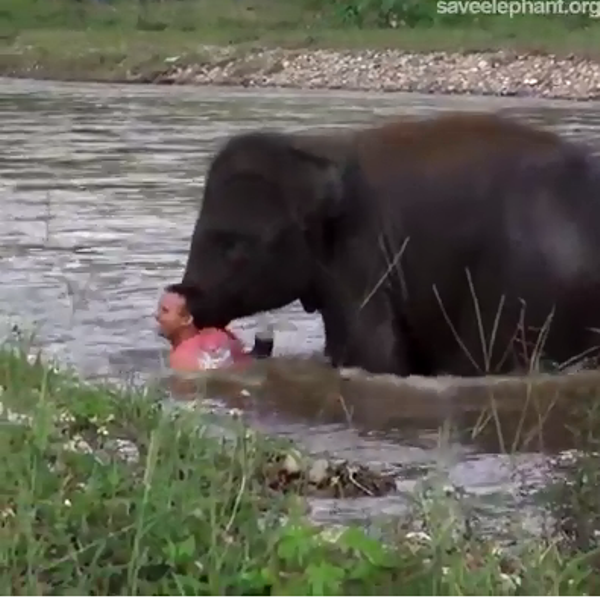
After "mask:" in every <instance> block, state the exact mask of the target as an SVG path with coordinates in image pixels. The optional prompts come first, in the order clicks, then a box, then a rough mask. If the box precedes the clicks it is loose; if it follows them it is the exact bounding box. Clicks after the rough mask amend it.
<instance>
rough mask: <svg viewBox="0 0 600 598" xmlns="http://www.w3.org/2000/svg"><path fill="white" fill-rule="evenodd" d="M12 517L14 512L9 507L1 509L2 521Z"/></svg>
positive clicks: (0, 516)
mask: <svg viewBox="0 0 600 598" xmlns="http://www.w3.org/2000/svg"><path fill="white" fill-rule="evenodd" d="M14 516H15V512H14V511H13V510H12V509H11V508H10V507H6V508H5V509H2V511H0V518H2V519H8V518H9V517H14Z"/></svg>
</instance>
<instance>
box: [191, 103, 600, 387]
mask: <svg viewBox="0 0 600 598" xmlns="http://www.w3.org/2000/svg"><path fill="white" fill-rule="evenodd" d="M599 172H600V171H599V169H598V161H597V158H595V157H594V155H593V152H592V151H591V149H590V148H588V147H586V146H585V145H584V144H580V143H575V142H574V141H570V140H566V139H563V138H562V137H561V136H560V135H558V134H557V133H555V132H552V131H550V130H546V129H540V128H536V127H534V126H532V125H530V124H528V123H525V122H522V121H519V120H517V119H513V118H508V117H506V116H502V115H500V114H497V113H477V112H473V113H470V112H469V113H446V114H442V115H440V116H436V117H430V118H421V119H407V118H395V119H393V120H391V121H389V122H384V123H379V124H373V125H371V126H367V127H362V128H356V129H348V130H343V131H342V132H338V133H318V134H314V133H312V134H311V133H293V134H292V133H286V132H282V131H274V130H266V129H265V130H254V131H249V132H242V133H238V134H235V135H233V136H231V137H230V138H228V139H227V140H226V142H225V143H224V145H223V146H222V147H221V148H220V149H219V150H218V151H217V152H216V153H215V155H214V157H213V160H212V162H211V164H210V166H209V169H208V173H207V177H206V182H205V188H204V195H203V201H202V205H201V208H200V211H199V213H198V217H197V220H196V223H195V227H194V229H193V233H192V238H191V243H190V246H189V254H188V258H187V263H186V265H185V270H184V274H183V281H184V282H186V283H188V284H193V285H195V286H196V287H197V288H199V289H200V290H202V293H203V296H204V297H205V301H204V303H203V304H202V306H199V307H198V310H199V312H201V313H198V314H197V317H198V319H199V320H201V321H203V322H206V324H207V325H211V326H224V325H227V324H228V323H229V322H230V321H231V320H233V319H236V318H241V317H244V316H250V315H253V314H256V313H259V312H263V311H268V310H272V309H276V308H280V307H283V306H285V305H287V304H289V303H291V302H293V301H295V300H300V301H301V303H302V305H303V307H304V309H305V310H306V311H308V312H314V311H317V312H319V313H320V314H321V317H322V319H323V325H324V331H325V338H326V352H327V355H328V356H329V359H330V361H331V364H332V365H333V366H334V367H354V368H362V369H363V370H366V371H368V372H371V373H373V374H381V373H389V374H395V375H398V376H409V375H421V376H435V375H440V374H446V375H454V376H481V375H488V374H508V373H514V372H517V371H522V370H527V371H531V370H533V369H537V368H539V367H540V366H541V365H543V364H546V363H549V364H553V365H554V366H555V367H559V368H564V367H566V366H567V365H569V364H571V363H574V362H575V361H578V360H581V359H583V358H584V357H589V356H594V355H595V354H596V353H597V352H598V345H600V343H599V342H598V341H599V340H600V336H599V335H598V332H600V234H599V233H600V176H599Z"/></svg>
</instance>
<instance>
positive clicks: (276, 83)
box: [128, 48, 600, 100]
mask: <svg viewBox="0 0 600 598" xmlns="http://www.w3.org/2000/svg"><path fill="white" fill-rule="evenodd" d="M208 54H209V55H210V57H211V59H210V60H208V61H206V62H205V63H203V64H189V63H187V62H186V59H185V56H172V57H169V58H168V59H167V60H166V62H165V68H164V70H162V71H160V72H154V73H148V72H146V73H144V72H140V73H129V77H128V79H129V80H138V81H144V82H153V83H173V84H195V85H206V84H213V85H214V84H217V85H243V86H247V87H288V88H309V89H319V88H320V89H352V90H365V91H366V90H370V91H414V92H422V93H456V94H483V95H498V96H538V97H548V98H562V99H576V100H586V99H594V98H600V62H599V61H595V60H592V59H589V58H582V57H577V56H574V55H573V56H567V57H557V56H552V55H531V54H529V55H520V54H516V53H514V52H507V51H498V52H474V53H468V54H461V53H448V52H431V53H407V52H402V51H398V50H385V51H381V50H379V51H377V50H360V51H332V50H314V51H302V50H282V49H274V50H272V49H269V50H258V51H254V52H249V53H245V54H241V53H240V52H239V51H236V50H235V49H226V48H211V49H210V51H209V52H208Z"/></svg>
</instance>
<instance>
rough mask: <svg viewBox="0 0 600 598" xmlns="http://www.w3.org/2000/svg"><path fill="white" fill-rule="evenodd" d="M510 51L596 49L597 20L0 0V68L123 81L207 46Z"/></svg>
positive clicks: (204, 57)
mask: <svg viewBox="0 0 600 598" xmlns="http://www.w3.org/2000/svg"><path fill="white" fill-rule="evenodd" d="M206 45H220V46H222V45H235V46H237V47H238V48H239V51H240V52H245V51H248V50H252V49H253V48H256V47H257V46H260V47H264V46H268V47H284V48H335V49H363V48H378V49H383V48H393V49H403V50H410V51H430V50H446V51H452V50H456V51H461V52H465V51H475V50H497V49H509V50H510V49H512V50H515V51H526V52H552V53H557V54H569V53H576V54H581V55H586V56H587V55H597V53H598V52H597V50H598V48H599V47H600V22H599V21H598V20H597V19H591V18H589V17H587V16H582V15H578V16H575V15H572V16H547V17H546V16H536V15H529V16H527V15H526V16H521V17H515V18H512V19H511V18H509V17H508V16H501V15H487V16H475V15H472V16H454V15H440V14H437V12H436V3H435V0H420V1H419V2H410V1H405V0H402V1H401V0H329V1H326V0H296V1H292V0H288V1H283V0H282V1H279V0H165V1H163V2H156V1H154V0H148V1H147V2H144V3H141V2H136V1H135V0H112V1H111V2H110V3H106V4H103V3H101V2H95V1H93V0H82V1H81V2H77V1H75V0H4V2H3V3H2V7H1V8H0V72H4V73H14V74H30V75H36V74H37V75H38V76H47V77H59V78H66V79H68V78H72V79H90V78H91V79H97V80H123V79H127V78H129V75H130V74H131V73H150V74H152V73H154V72H156V73H158V72H161V71H163V70H165V59H166V58H168V57H171V56H179V57H180V58H181V60H180V63H182V62H183V63H185V62H187V63H204V62H206V61H210V60H213V57H211V56H209V55H208V54H207V52H206V49H205V48H204V46H206Z"/></svg>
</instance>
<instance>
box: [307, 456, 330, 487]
mask: <svg viewBox="0 0 600 598" xmlns="http://www.w3.org/2000/svg"><path fill="white" fill-rule="evenodd" d="M328 476H329V461H327V459H317V460H316V461H314V462H313V464H312V465H311V466H310V469H309V470H308V481H309V482H310V483H311V484H314V485H315V486H318V485H320V484H322V483H323V482H325V481H326V480H327V478H328Z"/></svg>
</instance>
